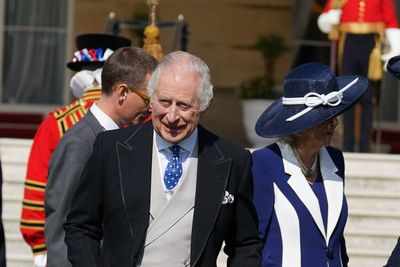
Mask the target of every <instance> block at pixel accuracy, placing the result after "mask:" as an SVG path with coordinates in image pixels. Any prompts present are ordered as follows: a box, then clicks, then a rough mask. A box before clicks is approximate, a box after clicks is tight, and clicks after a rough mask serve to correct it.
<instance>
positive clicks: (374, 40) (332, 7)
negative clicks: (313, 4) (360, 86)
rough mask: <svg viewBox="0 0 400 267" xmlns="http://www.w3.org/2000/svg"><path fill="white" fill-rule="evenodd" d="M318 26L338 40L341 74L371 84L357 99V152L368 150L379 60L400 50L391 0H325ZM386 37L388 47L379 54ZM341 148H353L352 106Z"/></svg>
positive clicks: (386, 58) (379, 72) (379, 69)
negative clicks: (359, 108) (362, 77)
mask: <svg viewBox="0 0 400 267" xmlns="http://www.w3.org/2000/svg"><path fill="white" fill-rule="evenodd" d="M318 26H319V28H320V30H321V31H322V32H324V33H329V39H331V40H332V41H333V42H335V41H336V40H338V70H339V72H340V74H341V75H362V76H365V77H368V79H369V81H370V85H369V88H368V90H367V91H366V92H365V93H364V95H363V96H362V97H361V99H360V105H361V129H360V140H359V143H358V151H359V152H368V151H370V139H371V132H372V120H373V102H372V101H373V96H374V88H376V87H378V85H379V83H378V81H380V80H381V79H382V72H383V70H382V69H383V67H382V61H381V60H383V61H384V62H386V61H387V60H388V59H389V58H390V57H392V56H393V55H396V54H399V53H400V29H398V21H397V17H396V14H395V8H394V3H393V0H328V1H327V3H326V6H325V7H324V10H323V12H322V14H321V15H320V16H319V18H318ZM384 39H386V40H387V43H388V44H389V46H390V47H389V48H388V49H389V50H388V51H387V52H386V53H385V54H383V55H382V50H381V48H382V42H383V40H384ZM343 119H344V143H343V150H344V151H354V150H355V137H354V108H352V109H350V110H348V111H347V112H346V113H344V117H343Z"/></svg>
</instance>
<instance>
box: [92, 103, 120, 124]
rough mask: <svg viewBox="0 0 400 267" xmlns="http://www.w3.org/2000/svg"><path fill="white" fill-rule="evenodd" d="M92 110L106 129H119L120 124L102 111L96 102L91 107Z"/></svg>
mask: <svg viewBox="0 0 400 267" xmlns="http://www.w3.org/2000/svg"><path fill="white" fill-rule="evenodd" d="M90 111H91V112H92V113H93V115H94V117H95V118H96V119H97V120H98V121H99V123H100V125H101V126H102V127H103V128H104V129H105V130H106V131H109V130H115V129H119V126H118V124H116V123H115V121H113V120H112V119H111V118H110V116H108V115H107V114H106V113H105V112H104V111H102V110H101V109H100V108H99V107H98V106H97V105H96V103H93V105H92V106H91V107H90Z"/></svg>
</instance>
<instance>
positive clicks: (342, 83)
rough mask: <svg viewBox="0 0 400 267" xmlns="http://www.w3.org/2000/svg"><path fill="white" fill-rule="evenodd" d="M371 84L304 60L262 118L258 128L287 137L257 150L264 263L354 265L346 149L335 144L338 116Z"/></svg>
mask: <svg viewBox="0 0 400 267" xmlns="http://www.w3.org/2000/svg"><path fill="white" fill-rule="evenodd" d="M367 86H368V81H367V79H365V78H364V77H361V76H343V77H335V75H334V74H333V73H332V72H331V70H330V69H329V67H328V66H326V65H324V64H320V63H308V64H304V65H301V66H299V67H297V68H296V69H294V70H293V71H292V72H290V73H289V74H288V75H287V76H286V78H285V80H284V96H283V97H281V98H279V99H278V100H276V101H275V102H274V103H273V104H272V105H271V106H270V107H268V108H267V109H266V110H265V111H264V112H263V114H262V115H261V116H260V118H259V119H258V121H257V123H256V132H257V134H258V135H260V136H262V137H268V138H270V137H279V139H278V141H277V142H276V143H274V144H272V145H270V146H268V147H265V148H262V149H259V150H256V151H255V152H254V153H253V160H254V162H253V175H254V202H255V206H256V208H257V212H258V216H259V233H260V236H261V238H262V240H263V241H264V247H263V251H262V253H263V264H262V266H263V267H266V266H282V267H314V266H315V267H321V266H329V267H339V266H340V267H342V266H347V262H348V257H347V253H346V247H345V242H344V237H343V230H344V227H345V224H346V220H347V203H346V199H345V196H344V188H343V184H344V162H343V155H342V153H341V151H339V150H338V149H335V148H333V147H330V146H329V145H330V142H331V139H332V136H333V134H334V131H335V128H336V126H337V125H338V120H337V118H336V116H337V115H339V114H340V113H342V112H344V111H345V110H346V109H348V108H349V107H351V106H352V105H353V104H354V103H355V102H356V101H357V100H358V99H359V98H360V96H361V95H362V94H363V92H364V91H365V90H366V89H367Z"/></svg>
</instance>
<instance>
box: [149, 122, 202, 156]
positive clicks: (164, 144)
mask: <svg viewBox="0 0 400 267" xmlns="http://www.w3.org/2000/svg"><path fill="white" fill-rule="evenodd" d="M197 135H198V133H197V128H196V129H194V131H193V133H192V134H191V135H190V136H189V137H187V138H185V139H184V140H182V141H181V142H180V143H178V144H177V145H178V146H180V147H181V148H183V149H184V150H186V151H187V152H189V154H192V152H193V149H194V146H195V145H196V142H197ZM154 136H155V144H156V147H157V150H158V151H161V150H163V149H166V148H169V147H171V146H173V145H174V144H172V143H170V142H168V141H165V140H164V139H163V138H162V137H161V136H159V135H158V134H157V132H156V131H154Z"/></svg>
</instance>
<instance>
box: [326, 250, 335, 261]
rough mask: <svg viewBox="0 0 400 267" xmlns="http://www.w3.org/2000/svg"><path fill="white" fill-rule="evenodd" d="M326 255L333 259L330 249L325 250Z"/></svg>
mask: <svg viewBox="0 0 400 267" xmlns="http://www.w3.org/2000/svg"><path fill="white" fill-rule="evenodd" d="M326 256H327V257H328V259H330V260H332V259H333V251H332V250H331V249H328V250H327V251H326Z"/></svg>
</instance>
